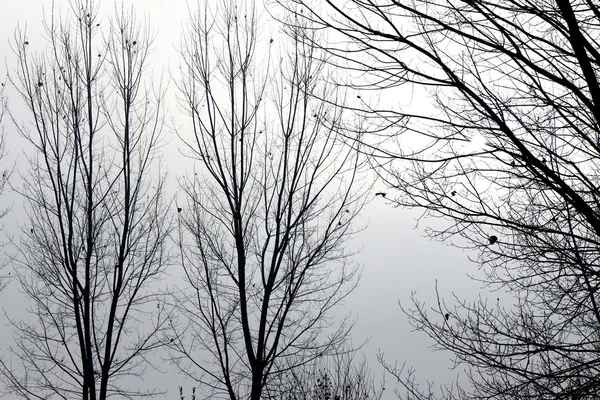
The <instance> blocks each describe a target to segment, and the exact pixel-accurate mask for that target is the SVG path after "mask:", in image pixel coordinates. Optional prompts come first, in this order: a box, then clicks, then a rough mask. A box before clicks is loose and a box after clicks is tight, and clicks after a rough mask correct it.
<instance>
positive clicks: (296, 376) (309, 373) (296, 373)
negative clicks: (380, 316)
mask: <svg viewBox="0 0 600 400" xmlns="http://www.w3.org/2000/svg"><path fill="white" fill-rule="evenodd" d="M384 390H385V381H383V380H382V382H381V383H377V382H376V380H375V377H374V375H373V372H372V371H371V369H370V368H369V366H368V364H367V361H366V360H365V359H364V358H363V359H362V360H360V361H357V360H356V351H353V350H350V351H348V352H341V353H338V354H335V355H332V356H329V357H323V358H319V359H318V360H315V361H314V362H312V363H310V364H306V365H303V366H301V367H297V368H292V369H290V370H289V371H287V372H285V373H284V374H280V375H278V376H277V379H276V380H275V382H274V384H272V385H271V387H269V388H267V390H266V391H265V392H266V393H265V394H264V395H263V398H266V399H282V400H378V399H381V398H382V397H383V393H384Z"/></svg>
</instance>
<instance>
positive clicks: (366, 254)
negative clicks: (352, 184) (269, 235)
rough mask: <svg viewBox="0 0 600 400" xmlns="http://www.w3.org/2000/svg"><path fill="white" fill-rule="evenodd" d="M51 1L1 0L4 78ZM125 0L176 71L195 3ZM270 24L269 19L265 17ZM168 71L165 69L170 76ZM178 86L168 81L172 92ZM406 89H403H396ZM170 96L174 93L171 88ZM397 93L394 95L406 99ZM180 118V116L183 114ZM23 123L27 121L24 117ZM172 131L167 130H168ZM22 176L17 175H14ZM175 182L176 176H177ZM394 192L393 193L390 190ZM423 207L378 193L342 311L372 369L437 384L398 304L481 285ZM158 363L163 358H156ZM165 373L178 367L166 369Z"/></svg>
mask: <svg viewBox="0 0 600 400" xmlns="http://www.w3.org/2000/svg"><path fill="white" fill-rule="evenodd" d="M259 1H260V0H259ZM50 4H51V2H49V1H45V0H20V1H18V2H14V1H10V2H9V1H8V0H2V13H0V55H1V56H2V57H3V58H5V60H6V63H5V64H2V66H1V67H0V75H2V76H3V75H4V74H5V72H9V73H10V72H11V71H12V70H13V69H14V68H15V63H14V60H15V58H14V55H13V53H12V50H11V48H10V44H9V41H10V40H11V39H12V37H13V34H14V29H15V28H16V27H17V26H20V27H21V28H25V27H26V29H27V31H28V32H29V33H30V34H29V36H28V37H29V38H30V42H31V48H32V49H36V50H40V49H43V48H44V47H43V46H44V44H39V45H38V46H36V44H37V43H36V41H37V40H39V41H41V37H40V36H39V32H41V30H42V21H43V17H44V13H45V14H46V15H47V16H48V15H49V12H50ZM127 4H128V5H133V6H134V7H135V9H136V12H137V13H138V15H146V16H147V17H148V18H149V20H150V23H151V25H152V26H153V27H154V28H155V29H156V32H157V38H156V42H155V45H154V48H155V52H154V55H153V59H152V64H153V66H154V68H155V69H160V68H165V69H166V70H168V71H171V72H172V73H173V74H175V73H176V71H177V66H178V65H179V59H178V53H177V51H176V48H177V47H178V43H179V38H180V29H181V26H182V22H184V21H185V20H186V18H187V16H188V10H189V9H190V8H192V9H193V8H194V7H195V4H194V2H193V1H192V2H190V4H189V5H188V4H186V1H184V0H171V1H164V0H129V2H128V3H127ZM56 6H57V7H59V8H63V9H65V10H66V8H67V6H68V1H67V0H56ZM111 6H112V0H104V2H103V12H102V14H101V18H103V19H105V18H106V16H108V14H110V11H111ZM265 24H268V21H266V16H265ZM264 29H266V30H268V31H271V32H273V33H272V35H273V37H274V38H275V40H276V39H277V35H278V34H277V28H276V27H270V26H268V25H267V26H265V28H264ZM167 75H168V74H167ZM172 88H173V85H170V87H169V90H171V89H172ZM399 90H402V89H399ZM170 95H171V96H172V95H173V93H170ZM402 96H403V95H402V94H399V95H398V96H397V97H396V96H394V97H395V98H398V97H402ZM20 101H21V100H20V99H18V98H15V96H14V95H12V94H11V97H10V98H9V102H10V108H11V109H12V110H13V111H14V110H17V111H18V110H19V108H20V107H21V103H20ZM168 106H169V108H170V112H169V115H173V116H178V115H179V116H180V114H178V111H177V107H176V105H175V104H169V105H168ZM179 116H178V117H177V118H179ZM19 117H21V118H22V119H23V120H26V119H27V118H28V116H27V115H25V114H19ZM6 129H7V134H8V146H7V147H8V152H9V155H8V158H9V159H10V160H15V159H16V160H17V171H24V170H25V169H26V168H27V163H26V162H25V157H24V156H23V150H22V146H21V144H22V140H20V139H19V138H18V137H17V136H16V133H15V131H14V129H12V128H11V126H10V124H7V126H6ZM167 134H169V132H167ZM179 147H180V146H179V143H178V139H177V138H176V137H173V140H172V141H171V142H170V144H169V146H168V148H167V149H166V151H167V152H171V153H172V154H174V155H177V152H178V151H179ZM178 159H181V157H179V158H176V157H167V158H166V160H167V164H168V169H169V174H170V176H171V177H173V178H177V177H179V176H181V175H183V174H185V173H186V170H185V167H183V166H181V165H177V161H174V162H173V161H172V160H178ZM17 179H18V176H17ZM173 181H175V179H173ZM374 189H375V190H374V192H375V191H378V190H379V189H383V190H387V189H384V186H383V185H382V184H376V185H375V188H374ZM387 191H388V193H389V195H388V197H389V196H392V195H393V191H389V190H387ZM2 202H3V204H4V202H8V204H12V212H11V214H10V215H9V216H8V217H6V219H5V220H4V221H3V225H4V229H5V230H6V231H7V232H8V233H9V234H11V235H13V236H14V239H15V240H16V241H18V234H19V229H20V228H19V227H18V225H17V221H24V219H23V218H24V217H25V214H24V211H23V207H22V203H21V199H19V198H18V197H17V196H16V195H14V194H10V193H9V194H8V195H7V196H5V197H4V198H3V199H2ZM418 216H419V213H418V212H415V211H411V210H406V209H401V208H394V207H392V206H391V204H390V203H389V202H388V201H387V200H385V199H382V198H380V197H378V198H374V199H373V201H372V202H371V203H370V204H369V205H368V206H367V207H366V208H365V210H364V212H363V214H362V221H361V223H363V224H364V225H367V228H366V229H365V230H364V231H362V232H361V233H360V234H359V235H358V236H356V238H355V241H354V243H353V246H354V247H355V248H357V249H362V251H361V252H360V253H359V254H358V255H357V256H356V257H355V261H356V262H357V263H359V264H362V266H363V274H362V279H361V281H360V286H359V287H358V289H356V291H355V292H354V293H353V294H352V295H351V296H350V297H349V298H348V300H347V301H346V303H345V304H344V305H343V306H342V307H341V308H340V309H339V315H340V316H343V315H345V314H347V313H349V312H351V313H352V315H353V316H355V317H356V318H357V323H356V327H355V330H354V332H353V340H354V343H355V344H358V343H361V342H363V341H365V340H367V339H370V341H369V342H368V343H367V344H366V345H365V346H364V348H363V349H362V352H363V353H364V355H365V356H366V357H367V360H368V361H369V363H370V365H371V367H372V368H373V369H374V370H375V371H376V372H378V371H380V370H381V369H380V367H379V366H378V365H377V362H376V358H375V356H376V353H377V351H378V350H381V351H382V352H383V353H385V357H386V359H387V360H388V361H390V362H394V361H395V360H398V362H399V363H403V362H406V363H407V365H413V366H415V368H416V369H417V374H418V377H419V380H421V381H422V382H423V383H426V382H427V381H436V382H438V383H440V384H443V383H451V381H452V380H453V379H455V378H456V374H457V371H450V370H449V369H448V367H449V365H450V362H449V361H448V357H449V354H441V353H433V352H432V351H431V350H430V348H429V346H430V345H431V344H432V342H430V341H429V340H428V338H427V337H424V336H423V335H422V334H419V333H414V332H411V328H410V326H409V324H408V322H407V319H406V316H405V315H404V314H403V313H402V312H401V310H400V308H399V306H398V301H400V302H402V303H403V304H405V305H409V303H410V300H409V298H410V295H411V292H412V291H415V292H417V296H418V297H419V299H421V300H424V301H426V302H428V303H429V304H430V305H431V306H435V298H434V294H435V289H434V285H435V281H436V279H437V280H438V285H439V289H440V293H441V294H442V295H443V296H444V297H446V298H447V299H448V301H449V305H451V304H452V293H456V294H457V296H458V297H461V298H465V297H466V298H469V299H475V298H476V297H477V296H478V294H479V292H480V291H481V290H480V284H478V283H475V282H473V281H470V279H469V278H468V277H467V274H474V273H476V265H475V264H473V263H471V262H469V261H468V259H467V256H468V254H466V253H463V252H461V251H460V250H458V249H456V248H452V247H449V246H447V245H444V244H441V243H438V242H435V241H431V240H429V239H427V238H424V237H423V234H424V230H423V228H424V226H425V224H427V223H435V221H425V222H424V223H422V224H421V225H420V226H419V227H418V228H415V224H416V218H417V217H418ZM21 296H22V295H21V294H20V292H19V290H18V288H17V287H16V282H15V283H13V284H11V286H10V287H9V288H8V290H7V291H5V292H4V293H2V294H1V295H0V299H1V300H0V301H1V304H2V305H3V309H4V310H5V312H6V313H7V314H8V315H9V316H11V317H13V318H19V314H20V313H23V312H25V310H24V309H22V308H19V306H18V305H21V304H24V302H23V301H22V298H21ZM11 338H12V335H11V331H10V327H9V326H8V325H7V324H6V323H5V321H2V322H1V323H0V348H1V349H2V353H1V354H3V355H6V352H5V350H6V348H7V347H8V346H10V344H11V340H12V339H11ZM157 362H159V361H157ZM164 369H166V370H167V371H168V370H173V369H170V368H168V366H167V367H166V368H164ZM151 383H152V384H153V386H158V387H161V388H165V389H167V390H168V391H169V393H168V395H167V397H166V398H169V399H175V398H177V394H176V393H177V387H178V386H179V385H181V384H184V385H186V386H188V387H189V386H191V383H186V382H183V381H182V377H180V376H178V375H176V374H175V373H173V374H169V373H167V374H164V375H157V376H155V375H154V374H152V381H151ZM386 387H387V388H388V390H387V391H386V395H385V396H384V398H386V399H391V398H394V396H393V394H392V390H390V389H392V387H393V382H392V381H391V379H390V378H389V377H388V381H387V383H386Z"/></svg>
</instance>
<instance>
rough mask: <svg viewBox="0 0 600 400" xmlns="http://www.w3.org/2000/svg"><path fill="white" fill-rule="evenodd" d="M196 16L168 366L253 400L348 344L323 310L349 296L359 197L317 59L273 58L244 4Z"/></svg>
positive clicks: (356, 164)
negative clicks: (181, 282)
mask: <svg viewBox="0 0 600 400" xmlns="http://www.w3.org/2000/svg"><path fill="white" fill-rule="evenodd" d="M204 4H205V6H204V8H201V9H200V10H199V11H198V12H197V14H195V15H194V16H193V17H192V19H191V21H190V23H189V25H188V27H187V29H186V33H185V36H184V42H183V45H182V51H181V53H182V58H183V67H182V71H181V73H182V78H181V80H180V81H179V88H180V90H181V98H182V105H183V107H184V108H185V109H186V110H187V111H188V112H189V116H190V118H191V122H192V129H193V135H192V136H191V137H190V136H183V134H181V135H182V139H183V140H184V143H186V146H187V154H188V155H189V156H190V157H191V158H193V159H195V160H196V161H197V163H198V165H200V170H199V171H198V173H197V175H194V177H190V178H189V179H188V180H187V181H186V182H185V185H184V190H185V192H186V194H187V198H188V206H187V207H186V210H187V212H182V213H181V214H180V222H181V223H180V235H181V236H180V249H181V260H182V263H183V265H184V268H185V272H186V279H187V282H188V284H189V286H190V287H189V291H184V292H183V293H182V296H181V299H180V302H179V309H180V310H181V313H182V315H183V316H184V317H185V318H187V322H185V323H183V326H182V327H181V329H182V332H183V333H184V334H185V335H182V336H180V335H178V338H179V340H177V341H175V342H174V343H173V344H172V347H173V350H174V353H173V354H174V356H173V359H174V361H175V362H176V363H177V365H178V366H179V367H180V368H181V370H182V371H184V372H185V373H186V374H188V375H190V376H191V377H192V378H194V379H195V380H197V381H198V382H199V383H200V384H201V386H200V389H201V390H203V391H205V392H208V393H209V394H210V395H219V396H226V397H228V398H230V399H238V398H240V399H241V398H250V399H254V400H258V399H260V398H262V397H261V396H262V395H263V393H264V391H265V390H266V389H265V388H268V387H270V383H271V382H272V381H273V380H275V379H276V378H277V377H278V376H279V375H281V374H282V373H285V372H286V371H289V370H291V369H294V368H296V367H299V366H302V365H304V364H306V363H309V362H311V361H312V360H314V359H316V358H318V357H321V356H324V355H328V354H331V353H335V352H336V351H337V350H338V349H339V348H340V347H341V346H342V344H344V343H345V340H346V338H347V335H348V332H349V329H350V325H351V324H348V323H347V322H346V321H345V320H343V319H341V318H340V319H338V318H335V317H334V315H333V314H332V313H331V311H332V309H333V307H335V306H336V305H337V304H338V303H339V302H340V301H341V300H342V299H344V298H345V296H346V295H347V294H348V293H349V292H350V291H351V290H352V289H353V288H354V287H355V284H356V277H357V270H356V268H355V267H353V266H352V265H351V264H349V260H348V257H349V256H350V255H351V253H350V252H349V250H348V249H347V240H348V238H350V237H351V235H352V234H353V233H354V231H355V228H353V225H352V222H353V220H354V219H355V217H356V215H357V214H358V212H359V211H360V209H361V208H362V206H363V203H364V201H365V199H366V197H365V196H364V194H365V193H366V190H368V189H369V187H368V186H369V185H364V184H363V183H364V182H362V181H361V180H360V177H361V164H360V163H361V157H360V156H359V154H358V153H357V152H356V151H355V150H354V149H353V148H351V147H346V146H345V145H344V143H342V141H341V140H339V139H338V138H337V136H336V135H335V134H334V129H333V127H332V126H337V125H338V124H340V123H341V121H342V119H341V117H342V115H341V109H340V108H338V107H335V106H333V105H332V101H329V102H327V101H323V100H322V99H332V100H335V101H341V99H339V98H338V99H335V96H336V94H337V91H335V90H332V88H329V87H327V86H324V85H323V84H322V75H323V74H324V73H325V70H324V65H323V63H321V62H319V54H317V53H316V52H315V51H316V50H315V48H314V47H311V46H305V45H303V44H302V43H301V42H300V41H298V39H297V38H296V40H294V39H292V40H291V41H290V43H289V44H288V45H282V48H281V49H282V52H281V53H278V51H277V50H275V49H274V47H273V46H274V45H273V39H271V38H265V39H263V38H262V37H261V36H260V35H259V25H258V22H259V19H258V17H257V15H256V12H255V6H254V4H253V3H252V2H243V1H242V2H237V3H236V2H229V1H224V2H221V3H219V5H218V7H219V8H218V11H215V12H213V11H212V10H214V9H215V8H213V7H212V6H209V2H205V3H204ZM297 29H298V30H299V29H300V28H297ZM299 34H300V33H299V32H297V33H293V32H292V33H291V37H292V38H293V37H294V36H296V37H297V36H298V35H299ZM261 46H262V47H263V48H264V49H265V54H264V55H263V56H262V57H261V56H259V55H258V48H259V47H261ZM286 46H288V47H289V52H287V51H283V50H284V49H285V48H286ZM276 54H277V56H276ZM202 351H206V352H208V353H209V354H210V357H209V358H207V357H206V356H205V355H203V353H202Z"/></svg>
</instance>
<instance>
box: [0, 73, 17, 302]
mask: <svg viewBox="0 0 600 400" xmlns="http://www.w3.org/2000/svg"><path fill="white" fill-rule="evenodd" d="M5 88H6V85H5V83H0V159H5V158H6V132H5V128H4V122H5V119H4V118H5V116H6V115H7V110H8V108H7V106H8V102H7V99H6V96H5V94H4V90H5ZM13 171H14V168H12V167H11V168H7V167H6V165H4V166H3V169H1V170H0V174H1V175H0V197H2V196H3V195H5V194H6V189H7V188H8V184H9V178H10V176H11V175H12V173H13ZM9 210H10V206H0V220H1V219H3V218H4V217H5V216H6V215H7V214H8V212H9ZM0 231H2V232H4V226H3V225H2V224H0ZM5 244H6V242H5V241H4V239H0V249H2V248H4V247H5ZM7 264H8V260H1V261H0V270H1V271H3V272H2V273H1V274H0V291H2V290H3V289H4V288H5V287H6V285H7V284H8V278H9V275H8V274H6V273H5V272H4V271H5V270H4V267H5V266H6V265H7Z"/></svg>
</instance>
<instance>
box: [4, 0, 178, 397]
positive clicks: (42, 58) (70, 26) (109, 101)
mask: <svg viewBox="0 0 600 400" xmlns="http://www.w3.org/2000/svg"><path fill="white" fill-rule="evenodd" d="M99 21H100V19H99V18H98V9H97V6H96V5H95V4H94V3H93V2H91V1H84V0H81V1H74V2H73V3H72V4H71V9H70V13H69V17H68V19H65V20H59V18H58V17H57V15H56V11H55V10H54V9H52V17H51V19H50V21H48V23H47V32H46V34H47V38H48V42H47V45H48V47H47V48H45V49H44V51H43V53H41V54H39V55H36V54H32V53H33V49H31V46H32V45H30V43H29V41H28V40H27V34H26V32H21V31H18V32H17V33H16V35H15V39H14V41H13V49H14V51H15V53H16V56H17V63H18V65H17V68H16V71H15V76H14V77H13V79H12V83H13V85H14V86H15V87H16V89H17V90H18V92H19V94H20V95H21V97H22V99H23V100H24V102H25V104H24V105H25V107H26V109H27V112H28V113H29V115H30V117H31V120H30V122H29V123H27V124H22V125H17V129H18V132H19V133H20V134H21V135H22V136H23V137H24V138H25V139H26V140H27V141H28V142H29V143H30V145H31V146H32V147H33V148H34V150H35V153H34V154H32V155H30V156H29V158H28V161H29V164H30V167H29V171H28V173H27V174H26V175H24V176H23V179H22V187H21V188H20V189H19V191H20V193H21V194H22V195H23V197H24V199H25V204H26V210H27V222H25V223H24V229H23V232H22V240H21V242H20V244H19V248H18V250H19V253H20V254H19V256H18V257H17V261H16V266H15V271H16V274H17V278H18V280H19V282H20V284H21V288H22V290H23V292H24V294H25V295H26V296H27V297H28V298H29V300H30V301H31V302H30V309H29V310H30V314H31V316H30V318H27V319H23V320H20V319H15V317H14V316H12V317H11V323H12V326H13V328H14V337H15V344H14V346H12V347H11V351H12V354H13V359H12V360H10V361H8V360H2V362H1V368H0V372H1V374H2V375H1V376H2V377H3V380H4V383H5V384H6V385H7V387H8V389H9V390H10V391H11V392H13V393H14V394H17V395H19V396H20V397H22V398H26V399H50V398H62V399H67V398H81V399H83V400H96V399H98V400H105V399H107V398H108V397H110V396H115V395H119V396H122V397H126V398H131V397H133V396H140V395H151V394H153V393H155V391H154V390H150V391H147V390H138V389H136V388H135V387H134V386H132V385H133V384H132V382H133V381H132V378H135V377H140V376H141V374H142V373H143V372H144V371H145V370H146V368H147V367H148V366H149V365H148V364H147V356H148V354H149V353H150V352H153V351H154V350H155V349H156V348H157V347H158V346H159V345H160V344H161V338H162V337H161V331H163V330H164V329H165V328H166V325H167V324H166V321H167V315H168V310H167V309H166V308H165V307H161V306H160V305H159V306H157V307H155V304H156V303H157V302H160V301H161V297H160V296H159V295H158V294H157V293H156V292H155V291H154V288H153V287H151V286H150V284H151V283H152V282H154V281H156V279H157V278H159V277H160V276H161V275H162V273H163V270H164V268H165V266H166V264H167V262H168V261H169V256H168V251H167V250H168V248H167V246H166V239H167V235H168V234H169V231H170V222H169V221H170V220H169V218H168V217H167V207H166V205H165V204H164V198H163V185H164V176H161V175H155V176H153V175H152V173H151V167H152V166H153V165H154V162H153V160H154V159H155V158H156V156H157V146H158V145H159V140H160V132H161V127H162V111H161V110H162V98H161V96H162V93H161V92H160V89H159V88H157V91H156V92H154V93H153V92H152V91H149V90H145V89H144V79H143V78H144V76H143V75H144V72H145V70H146V64H147V56H148V51H149V46H150V43H151V39H152V37H151V35H150V32H149V30H148V28H145V27H143V26H141V25H138V24H137V22H136V20H135V16H134V14H133V13H132V12H128V11H126V10H124V9H118V8H116V11H115V15H114V17H113V19H112V20H111V23H110V24H107V25H106V29H103V28H101V27H100V26H99V25H100V22H99ZM109 25H110V26H109ZM103 26H104V25H103ZM101 32H104V34H105V36H104V39H103V38H102V36H101ZM152 168H153V167H152ZM142 315H143V316H144V319H143V322H144V323H143V324H140V317H141V316H142Z"/></svg>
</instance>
